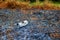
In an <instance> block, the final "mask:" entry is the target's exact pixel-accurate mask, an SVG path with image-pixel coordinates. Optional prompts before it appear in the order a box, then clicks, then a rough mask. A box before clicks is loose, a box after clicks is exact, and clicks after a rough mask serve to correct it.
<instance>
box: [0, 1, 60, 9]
mask: <svg viewBox="0 0 60 40" xmlns="http://www.w3.org/2000/svg"><path fill="white" fill-rule="evenodd" d="M0 8H8V9H16V8H19V9H42V10H60V7H59V6H55V5H53V4H51V3H45V4H43V5H32V6H31V5H30V4H29V2H19V1H13V2H12V1H11V2H10V1H6V2H2V3H0Z"/></svg>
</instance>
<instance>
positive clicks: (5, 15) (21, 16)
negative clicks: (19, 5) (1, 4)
mask: <svg viewBox="0 0 60 40" xmlns="http://www.w3.org/2000/svg"><path fill="white" fill-rule="evenodd" d="M28 11H30V10H28ZM59 15H60V11H59V10H39V11H37V12H36V11H35V12H32V14H31V13H29V12H28V14H25V13H23V12H22V11H21V10H18V9H17V10H14V11H13V10H10V9H0V19H1V20H0V40H59V39H60V38H54V37H53V38H52V37H51V36H50V34H51V33H60V31H59V30H60V25H59V24H60V16H59ZM1 16H2V17H1ZM24 20H27V21H28V24H27V25H25V26H22V27H20V26H19V24H18V23H19V22H24Z"/></svg>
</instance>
